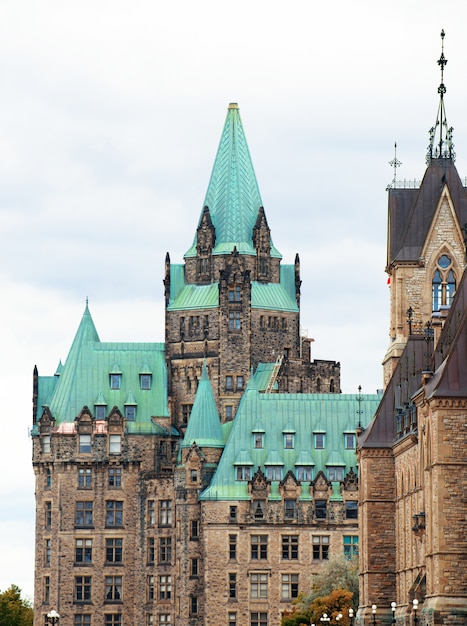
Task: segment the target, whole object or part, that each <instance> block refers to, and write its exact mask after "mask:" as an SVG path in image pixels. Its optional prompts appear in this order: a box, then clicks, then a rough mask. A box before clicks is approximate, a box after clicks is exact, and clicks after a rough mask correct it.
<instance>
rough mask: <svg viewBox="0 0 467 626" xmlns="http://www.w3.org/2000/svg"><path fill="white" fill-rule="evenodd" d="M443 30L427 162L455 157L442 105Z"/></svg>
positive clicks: (444, 63) (444, 90)
mask: <svg viewBox="0 0 467 626" xmlns="http://www.w3.org/2000/svg"><path fill="white" fill-rule="evenodd" d="M444 37H445V34H444V30H442V31H441V56H440V57H439V59H438V65H439V67H440V68H441V82H440V84H439V87H438V93H439V106H438V115H437V116H436V124H435V125H434V126H432V127H431V128H430V130H429V133H430V143H429V145H428V154H427V156H426V160H427V164H429V163H430V161H431V159H452V160H453V161H454V160H455V158H456V154H455V152H454V144H453V142H452V133H453V130H454V129H453V128H452V126H451V127H450V128H448V123H447V119H446V109H445V107H444V94H445V93H446V85H445V84H444V68H445V66H446V64H447V62H448V61H447V59H446V57H445V56H444ZM438 127H439V135H438V138H437V141H436V144H435V138H436V133H437V130H438Z"/></svg>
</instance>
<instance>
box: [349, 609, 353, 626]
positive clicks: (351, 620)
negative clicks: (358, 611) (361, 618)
mask: <svg viewBox="0 0 467 626" xmlns="http://www.w3.org/2000/svg"><path fill="white" fill-rule="evenodd" d="M353 618H354V613H353V609H352V608H350V609H349V619H350V626H353Z"/></svg>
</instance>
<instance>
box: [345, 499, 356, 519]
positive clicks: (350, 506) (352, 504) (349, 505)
mask: <svg viewBox="0 0 467 626" xmlns="http://www.w3.org/2000/svg"><path fill="white" fill-rule="evenodd" d="M345 519H358V502H357V501H356V500H347V502H346V503H345Z"/></svg>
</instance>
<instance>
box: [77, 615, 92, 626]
mask: <svg viewBox="0 0 467 626" xmlns="http://www.w3.org/2000/svg"><path fill="white" fill-rule="evenodd" d="M73 626H91V613H75V614H74V616H73Z"/></svg>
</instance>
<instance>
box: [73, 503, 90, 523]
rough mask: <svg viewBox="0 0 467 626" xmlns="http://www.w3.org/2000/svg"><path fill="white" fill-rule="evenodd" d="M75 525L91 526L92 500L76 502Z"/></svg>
mask: <svg viewBox="0 0 467 626" xmlns="http://www.w3.org/2000/svg"><path fill="white" fill-rule="evenodd" d="M75 525H76V526H92V502H76V505H75Z"/></svg>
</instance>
